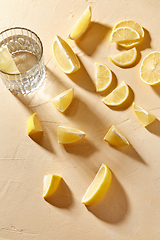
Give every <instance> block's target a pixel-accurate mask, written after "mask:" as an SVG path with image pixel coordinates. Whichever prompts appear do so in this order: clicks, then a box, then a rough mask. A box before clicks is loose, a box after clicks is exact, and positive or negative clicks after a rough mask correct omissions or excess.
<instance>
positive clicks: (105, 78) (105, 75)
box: [95, 62, 112, 92]
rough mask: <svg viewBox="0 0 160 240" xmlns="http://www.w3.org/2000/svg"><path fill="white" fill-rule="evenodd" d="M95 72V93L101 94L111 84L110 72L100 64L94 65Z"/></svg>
mask: <svg viewBox="0 0 160 240" xmlns="http://www.w3.org/2000/svg"><path fill="white" fill-rule="evenodd" d="M95 70H96V91H97V92H102V91H104V90H106V89H107V88H108V87H109V85H110V84H111V82H112V73H111V70H110V69H109V68H108V67H107V66H106V65H105V64H102V63H98V62H96V63H95Z"/></svg>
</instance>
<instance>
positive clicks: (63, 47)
mask: <svg viewBox="0 0 160 240" xmlns="http://www.w3.org/2000/svg"><path fill="white" fill-rule="evenodd" d="M53 55H54V58H55V60H56V62H57V64H58V66H59V67H60V68H61V70H62V71H64V72H65V73H67V74H70V73H73V72H75V71H77V70H78V69H79V68H80V62H79V60H78V58H77V56H76V54H75V53H74V52H73V50H72V48H71V47H70V46H69V45H68V43H67V42H66V41H64V40H63V39H62V38H61V37H60V36H58V35H56V37H55V39H54V41H53Z"/></svg>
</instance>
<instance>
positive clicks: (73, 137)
mask: <svg viewBox="0 0 160 240" xmlns="http://www.w3.org/2000/svg"><path fill="white" fill-rule="evenodd" d="M85 135H86V133H85V132H83V131H81V130H79V129H76V128H71V127H65V126H59V127H58V133H57V139H58V143H61V144H70V143H74V142H77V141H79V140H81V139H83V138H84V137H85Z"/></svg>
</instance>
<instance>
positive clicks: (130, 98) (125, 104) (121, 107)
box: [108, 85, 134, 111]
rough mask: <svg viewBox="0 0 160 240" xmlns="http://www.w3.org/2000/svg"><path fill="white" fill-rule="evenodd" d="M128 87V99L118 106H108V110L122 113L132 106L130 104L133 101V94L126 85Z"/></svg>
mask: <svg viewBox="0 0 160 240" xmlns="http://www.w3.org/2000/svg"><path fill="white" fill-rule="evenodd" d="M128 87H129V95H128V98H127V99H126V100H125V101H124V102H123V103H122V104H121V105H119V106H108V107H109V108H110V109H112V110H115V111H124V110H126V109H128V108H129V107H130V106H131V105H132V103H133V101H134V92H133V90H132V88H131V87H130V86H129V85H128Z"/></svg>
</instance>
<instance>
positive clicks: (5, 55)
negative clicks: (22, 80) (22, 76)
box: [0, 46, 20, 74]
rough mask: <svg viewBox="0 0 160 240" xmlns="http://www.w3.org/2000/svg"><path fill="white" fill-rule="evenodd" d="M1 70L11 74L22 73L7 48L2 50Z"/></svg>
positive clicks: (0, 53)
mask: <svg viewBox="0 0 160 240" xmlns="http://www.w3.org/2000/svg"><path fill="white" fill-rule="evenodd" d="M0 70H1V71H2V72H5V73H9V74H19V73H20V72H19V70H18V68H17V66H16V64H15V62H14V60H13V58H12V55H11V54H10V52H9V50H8V48H7V46H2V47H1V48H0Z"/></svg>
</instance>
